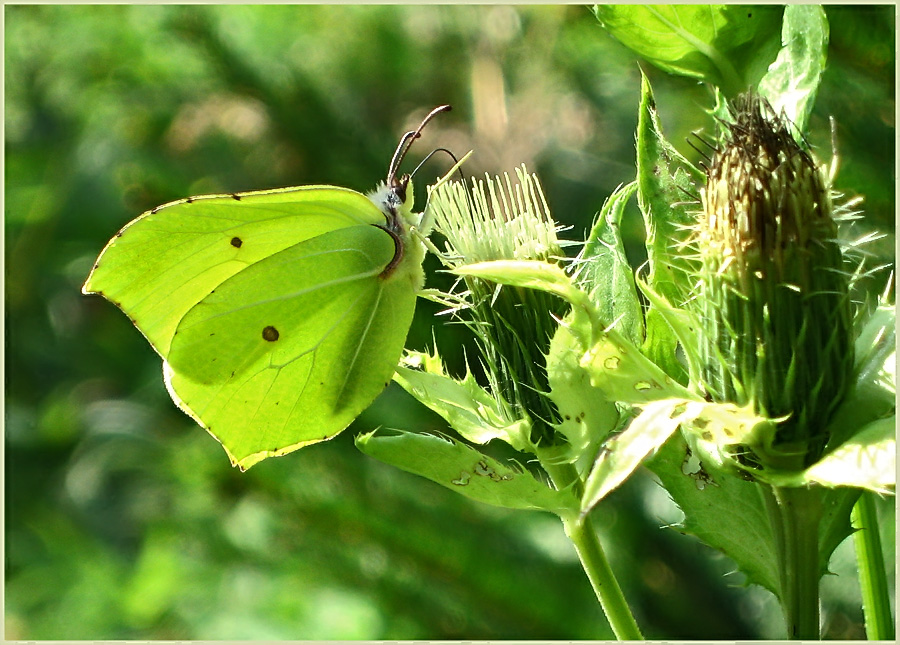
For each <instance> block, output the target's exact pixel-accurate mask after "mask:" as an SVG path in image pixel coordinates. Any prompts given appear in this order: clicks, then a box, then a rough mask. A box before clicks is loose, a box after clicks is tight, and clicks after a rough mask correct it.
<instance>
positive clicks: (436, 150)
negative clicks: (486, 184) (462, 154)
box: [409, 148, 466, 181]
mask: <svg viewBox="0 0 900 645" xmlns="http://www.w3.org/2000/svg"><path fill="white" fill-rule="evenodd" d="M437 152H446V153H447V154H448V155H450V158H451V159H453V164H454V165H455V166H459V159H457V158H456V155H454V154H453V153H452V152H450V151H449V150H447V148H435V149H434V150H432V151H431V152H429V153H428V155H427V156H426V157H425V158H424V159H422V161H421V162H419V165H418V166H416V169H415V170H413V171H412V172H411V173H409V176H410V177H415V176H416V173H417V172H419V168H421V167H422V166H424V165H425V162H426V161H428V160H429V159H431V158H432V157H433V156H434V155H435V153H437ZM456 171H457V172H458V173H459V177H460V179H462V180H463V181H465V180H466V176H465V175H464V174H463V171H462V168H461V167H458V168H457V169H456Z"/></svg>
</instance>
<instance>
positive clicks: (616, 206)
mask: <svg viewBox="0 0 900 645" xmlns="http://www.w3.org/2000/svg"><path fill="white" fill-rule="evenodd" d="M636 190H637V182H631V183H630V184H627V185H626V186H624V187H623V186H620V187H619V188H617V189H616V190H615V192H613V194H612V195H610V197H609V199H607V200H606V201H605V202H604V204H603V208H601V209H600V213H599V215H598V216H597V220H596V221H595V222H594V226H593V228H592V229H591V232H590V234H589V235H588V238H587V240H586V241H585V244H584V249H583V250H582V252H581V255H580V256H579V258H578V261H577V266H578V274H577V280H578V283H579V284H580V285H582V288H584V289H585V290H586V291H587V292H588V293H589V294H590V296H591V300H593V301H594V304H595V305H596V307H597V310H598V311H599V312H600V318H601V320H603V321H604V322H605V323H606V324H607V325H611V324H615V328H616V329H617V330H619V331H620V332H621V333H622V334H624V335H625V337H626V338H627V339H628V340H630V341H631V342H632V343H634V344H635V345H640V344H641V343H642V342H643V341H644V312H643V309H642V308H641V302H640V300H639V299H638V295H637V288H636V287H635V284H634V271H633V270H632V268H631V265H630V264H629V263H628V258H626V257H625V246H624V244H623V243H622V236H621V233H620V231H619V225H620V223H621V221H622V214H623V213H624V212H625V206H626V204H627V203H628V200H630V199H631V197H632V195H634V193H635V191H636Z"/></svg>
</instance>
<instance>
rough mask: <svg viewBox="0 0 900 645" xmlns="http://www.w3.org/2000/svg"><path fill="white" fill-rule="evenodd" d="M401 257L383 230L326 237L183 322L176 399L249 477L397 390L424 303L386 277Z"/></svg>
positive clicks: (173, 370)
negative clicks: (397, 375)
mask: <svg viewBox="0 0 900 645" xmlns="http://www.w3.org/2000/svg"><path fill="white" fill-rule="evenodd" d="M394 250H395V249H394V241H393V238H391V236H390V235H389V234H388V233H386V232H385V231H384V230H382V229H380V228H378V227H374V226H357V227H351V228H347V229H342V230H340V231H334V232H332V233H327V234H324V235H321V236H319V237H317V238H314V239H312V240H308V241H306V242H303V243H301V244H297V245H295V246H293V247H291V248H289V249H286V250H284V251H281V252H280V253H277V254H275V255H273V256H271V257H269V258H266V259H265V260H263V261H260V262H259V263H257V264H256V265H254V266H253V267H250V268H248V269H246V270H245V271H243V272H241V273H239V274H238V275H236V276H234V277H233V278H231V279H229V280H227V281H226V282H224V283H223V284H222V285H221V286H220V287H219V288H217V289H216V290H215V292H213V293H211V294H209V296H207V297H206V298H204V299H203V300H202V301H201V302H200V303H198V304H197V305H196V306H195V307H193V308H192V309H191V310H190V311H189V312H188V313H187V314H186V315H185V316H184V318H183V319H182V321H181V323H180V324H179V325H178V329H177V331H176V334H175V337H174V339H173V341H172V348H171V352H170V354H169V357H168V363H169V370H168V371H169V372H170V375H169V379H168V383H169V388H170V390H171V391H174V394H175V395H177V398H176V400H177V401H179V405H181V407H182V408H183V409H185V410H186V411H188V412H189V413H190V414H191V415H192V416H194V417H195V418H196V419H198V420H200V421H201V422H202V424H203V425H204V426H205V427H206V428H207V429H208V430H209V431H210V432H211V433H212V434H213V435H214V436H216V437H217V438H218V439H219V440H220V441H221V442H222V443H223V445H225V446H226V447H227V450H228V452H229V455H230V456H231V457H232V460H233V461H235V462H236V463H237V464H238V465H240V466H241V467H243V468H247V467H249V466H250V465H252V464H253V463H255V462H256V461H258V460H259V459H262V458H265V457H266V456H272V455H274V454H282V453H283V452H289V451H290V450H294V449H296V448H298V447H300V446H301V445H305V444H308V443H313V442H316V441H321V440H323V439H327V438H330V437H332V436H334V435H335V434H337V433H338V432H340V431H341V430H343V429H344V428H345V427H346V426H347V425H349V423H350V422H351V421H352V420H353V419H354V418H355V417H356V416H358V415H359V413H360V412H362V411H363V410H364V409H365V408H366V407H368V405H369V404H370V403H371V401H372V400H373V399H374V398H375V397H376V396H377V395H378V393H379V392H381V390H382V389H383V388H384V386H385V385H386V384H387V383H388V382H389V381H390V378H391V376H392V374H393V371H394V369H395V367H396V365H397V362H398V361H399V358H400V354H401V352H402V349H403V344H404V341H405V339H406V332H407V330H408V329H409V326H410V324H411V322H412V316H413V311H414V309H415V298H416V296H415V292H414V290H413V289H412V288H411V287H410V286H409V284H408V283H406V284H404V283H403V282H400V281H394V280H389V279H382V277H381V276H380V275H379V274H380V273H381V271H382V270H383V269H384V267H385V266H386V265H387V264H388V263H389V262H390V261H391V259H392V258H393V254H394ZM251 429H252V430H251Z"/></svg>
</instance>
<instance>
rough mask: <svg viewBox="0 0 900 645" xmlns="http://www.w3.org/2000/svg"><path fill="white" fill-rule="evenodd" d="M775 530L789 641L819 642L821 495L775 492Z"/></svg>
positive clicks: (813, 491)
mask: <svg viewBox="0 0 900 645" xmlns="http://www.w3.org/2000/svg"><path fill="white" fill-rule="evenodd" d="M772 496H773V498H774V502H775V508H774V509H772V510H774V512H775V513H777V515H778V517H777V518H773V520H774V521H773V529H774V530H776V531H778V532H779V535H778V536H777V537H776V545H777V550H778V560H779V564H780V565H781V566H780V567H779V569H780V572H781V606H782V609H783V611H784V619H785V623H786V624H787V632H788V638H790V639H793V640H798V639H799V640H818V639H819V638H820V636H819V632H820V629H819V578H820V577H821V576H820V575H819V573H820V570H819V521H820V520H821V517H822V506H821V504H820V503H819V491H818V490H817V489H811V488H775V489H774V490H773V491H772Z"/></svg>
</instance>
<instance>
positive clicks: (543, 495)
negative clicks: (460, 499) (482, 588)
mask: <svg viewBox="0 0 900 645" xmlns="http://www.w3.org/2000/svg"><path fill="white" fill-rule="evenodd" d="M356 447H357V448H359V449H360V450H361V451H362V452H364V453H365V454H367V455H369V456H370V457H375V458H376V459H378V460H380V461H383V462H385V463H387V464H390V465H392V466H396V467H397V468H400V469H402V470H405V471H407V472H410V473H413V474H416V475H420V476H422V477H425V478H426V479H430V480H431V481H433V482H436V483H438V484H440V485H441V486H445V487H446V488H449V489H450V490H453V491H456V492H457V493H460V494H462V495H465V496H466V497H468V498H470V499H474V500H476V501H479V502H484V503H485V504H491V505H493V506H502V507H504V508H516V509H528V510H543V511H550V512H551V513H556V514H558V515H566V514H570V513H572V512H573V511H574V510H575V509H577V508H578V502H577V500H576V499H575V497H574V495H573V494H572V492H571V490H563V491H557V490H554V489H552V488H550V487H549V486H547V485H546V484H544V483H543V482H541V481H538V480H537V479H535V477H534V476H533V475H532V474H531V473H529V472H528V471H527V470H525V469H524V468H522V467H521V466H519V465H518V464H504V463H501V462H499V461H497V460H496V459H493V458H491V457H488V456H486V455H483V454H482V453H480V452H479V451H477V450H475V449H474V448H472V447H470V446H466V445H464V444H462V443H460V442H458V441H454V440H452V439H449V438H445V437H438V436H435V435H429V434H415V433H411V432H402V431H390V432H385V431H378V430H376V431H374V432H370V433H368V434H362V435H359V436H358V437H357V438H356Z"/></svg>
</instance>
